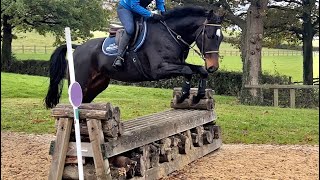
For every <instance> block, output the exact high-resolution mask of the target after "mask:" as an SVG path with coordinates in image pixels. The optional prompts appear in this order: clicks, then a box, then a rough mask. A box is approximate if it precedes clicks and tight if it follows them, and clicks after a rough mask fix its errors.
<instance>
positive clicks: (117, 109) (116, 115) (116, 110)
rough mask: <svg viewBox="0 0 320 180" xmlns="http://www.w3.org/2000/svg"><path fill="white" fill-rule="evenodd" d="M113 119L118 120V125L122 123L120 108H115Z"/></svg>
mask: <svg viewBox="0 0 320 180" xmlns="http://www.w3.org/2000/svg"><path fill="white" fill-rule="evenodd" d="M113 119H114V120H116V122H117V123H120V108H119V107H115V108H114V109H113Z"/></svg>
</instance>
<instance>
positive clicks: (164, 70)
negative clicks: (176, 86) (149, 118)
mask: <svg viewBox="0 0 320 180" xmlns="http://www.w3.org/2000/svg"><path fill="white" fill-rule="evenodd" d="M159 67H160V68H159V69H157V70H155V71H154V73H153V77H154V78H155V79H162V78H168V77H172V76H184V77H185V82H184V84H183V86H182V95H181V96H178V97H177V103H182V102H183V101H184V100H185V99H187V98H189V95H190V88H191V84H190V82H191V78H192V74H193V73H194V72H193V71H192V70H191V68H190V67H189V66H188V65H179V64H171V63H167V62H165V63H162V64H160V66H159Z"/></svg>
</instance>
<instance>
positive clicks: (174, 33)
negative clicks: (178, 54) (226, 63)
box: [160, 19, 221, 60]
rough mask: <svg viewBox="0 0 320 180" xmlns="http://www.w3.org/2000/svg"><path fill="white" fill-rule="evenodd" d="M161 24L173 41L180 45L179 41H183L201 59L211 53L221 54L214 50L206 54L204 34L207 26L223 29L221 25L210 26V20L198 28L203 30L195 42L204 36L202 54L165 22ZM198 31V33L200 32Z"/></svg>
mask: <svg viewBox="0 0 320 180" xmlns="http://www.w3.org/2000/svg"><path fill="white" fill-rule="evenodd" d="M160 22H161V24H163V25H164V26H165V27H166V28H167V30H168V32H169V33H170V35H171V36H172V37H173V39H174V40H175V41H176V42H177V43H178V44H179V45H180V43H179V41H181V42H182V43H183V44H185V45H187V46H188V48H189V49H193V50H194V51H195V52H196V53H197V54H198V55H199V56H200V57H201V59H203V60H205V55H204V54H209V53H219V50H212V51H206V52H204V35H205V34H204V33H205V31H204V30H205V28H206V26H215V27H221V24H209V23H208V20H207V19H206V20H205V21H204V22H203V24H202V25H201V26H200V27H199V28H198V29H200V28H201V30H200V31H199V33H198V34H197V36H196V38H195V40H194V41H193V42H196V41H197V40H198V38H199V37H200V35H201V36H202V43H201V52H199V51H198V50H197V49H195V48H194V46H195V44H196V43H195V44H194V45H193V46H191V45H190V44H189V43H187V42H186V41H185V40H183V39H182V37H181V36H180V35H179V34H177V33H176V32H175V31H174V30H172V29H171V28H170V27H169V26H168V25H167V23H166V22H165V21H160ZM198 29H197V30H196V31H198ZM202 52H204V54H203V53H202Z"/></svg>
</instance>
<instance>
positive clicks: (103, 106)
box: [56, 102, 112, 110]
mask: <svg viewBox="0 0 320 180" xmlns="http://www.w3.org/2000/svg"><path fill="white" fill-rule="evenodd" d="M111 107H112V105H111V103H109V102H108V103H82V104H81V106H79V107H78V109H89V110H108V109H110V108H111ZM56 108H70V109H72V108H73V107H72V105H71V104H58V105H57V106H56Z"/></svg>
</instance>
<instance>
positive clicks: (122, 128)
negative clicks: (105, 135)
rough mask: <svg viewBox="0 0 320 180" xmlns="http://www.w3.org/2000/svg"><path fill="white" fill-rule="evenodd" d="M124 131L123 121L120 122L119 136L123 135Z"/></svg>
mask: <svg viewBox="0 0 320 180" xmlns="http://www.w3.org/2000/svg"><path fill="white" fill-rule="evenodd" d="M123 133H124V124H123V122H120V123H119V124H118V136H121V135H122V134H123Z"/></svg>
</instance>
